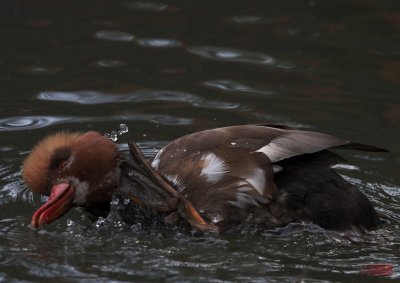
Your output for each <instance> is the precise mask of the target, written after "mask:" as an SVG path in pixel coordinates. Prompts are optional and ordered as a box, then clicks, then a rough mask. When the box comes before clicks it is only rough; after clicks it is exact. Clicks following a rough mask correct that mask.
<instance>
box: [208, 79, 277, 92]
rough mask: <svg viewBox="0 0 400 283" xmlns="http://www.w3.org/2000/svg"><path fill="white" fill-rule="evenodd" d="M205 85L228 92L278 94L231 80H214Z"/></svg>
mask: <svg viewBox="0 0 400 283" xmlns="http://www.w3.org/2000/svg"><path fill="white" fill-rule="evenodd" d="M203 84H204V85H205V86H208V87H212V88H216V89H220V90H223V91H226V92H245V93H254V94H276V92H274V91H270V90H263V89H257V88H253V87H251V86H248V85H244V84H241V83H238V82H235V81H231V80H213V81H206V82H204V83H203Z"/></svg>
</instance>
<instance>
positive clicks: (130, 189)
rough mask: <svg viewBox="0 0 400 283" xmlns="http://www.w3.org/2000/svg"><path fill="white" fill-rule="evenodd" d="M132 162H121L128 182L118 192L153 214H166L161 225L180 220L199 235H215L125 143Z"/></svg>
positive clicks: (136, 149)
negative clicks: (163, 212)
mask: <svg viewBox="0 0 400 283" xmlns="http://www.w3.org/2000/svg"><path fill="white" fill-rule="evenodd" d="M129 149H130V153H131V156H132V162H127V161H125V162H124V164H123V166H122V169H123V172H122V174H123V175H125V177H127V178H128V179H129V182H123V178H122V181H121V183H122V184H124V185H123V186H121V188H120V191H121V192H122V194H124V195H125V196H127V197H128V198H129V199H131V200H133V201H134V202H135V203H137V204H139V205H142V206H146V207H150V208H152V209H154V210H156V211H167V212H168V211H170V212H171V213H170V214H169V215H168V216H167V217H166V218H165V220H164V221H165V223H167V224H169V223H175V222H176V221H178V220H179V218H180V217H182V218H184V219H186V221H187V222H188V223H189V224H190V225H191V226H192V227H193V228H195V229H197V230H199V231H201V232H219V227H218V226H216V225H214V224H212V223H207V222H206V221H205V220H204V219H203V217H202V216H201V215H200V213H199V212H198V211H197V209H196V208H195V207H194V206H193V204H192V203H191V202H190V201H189V200H188V199H187V198H185V197H184V196H183V195H182V194H180V193H179V192H178V191H177V190H175V188H173V187H172V186H171V185H170V184H169V183H168V182H167V181H166V180H165V179H164V177H162V176H161V175H160V174H159V173H158V172H157V171H156V170H155V169H154V168H153V167H151V166H150V165H149V163H148V162H147V160H146V158H145V157H144V156H143V154H142V152H141V151H140V149H139V147H138V146H137V145H136V144H134V143H129Z"/></svg>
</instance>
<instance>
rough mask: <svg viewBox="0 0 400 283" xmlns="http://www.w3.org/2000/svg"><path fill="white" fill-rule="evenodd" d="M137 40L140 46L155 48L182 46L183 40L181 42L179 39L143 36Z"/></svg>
mask: <svg viewBox="0 0 400 283" xmlns="http://www.w3.org/2000/svg"><path fill="white" fill-rule="evenodd" d="M136 42H137V44H138V45H140V46H144V47H153V48H172V47H180V46H182V42H180V41H179V40H174V39H168V38H141V39H138V40H137V41H136Z"/></svg>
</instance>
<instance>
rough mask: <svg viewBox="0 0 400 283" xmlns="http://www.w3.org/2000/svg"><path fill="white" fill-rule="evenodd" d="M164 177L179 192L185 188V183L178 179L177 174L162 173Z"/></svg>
mask: <svg viewBox="0 0 400 283" xmlns="http://www.w3.org/2000/svg"><path fill="white" fill-rule="evenodd" d="M164 177H165V178H166V179H167V180H168V181H170V182H171V184H172V185H173V186H174V187H175V188H176V189H178V191H179V192H183V191H184V190H185V185H184V184H182V182H181V181H180V179H179V176H178V174H176V175H164Z"/></svg>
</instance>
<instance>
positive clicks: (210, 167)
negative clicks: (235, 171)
mask: <svg viewBox="0 0 400 283" xmlns="http://www.w3.org/2000/svg"><path fill="white" fill-rule="evenodd" d="M200 160H202V161H204V167H203V169H202V170H201V173H200V175H201V176H205V177H206V178H207V181H208V182H210V183H216V182H218V181H219V180H221V179H222V177H223V176H224V174H226V173H228V171H229V167H228V165H227V164H226V163H225V162H224V161H223V160H222V159H221V158H219V157H218V156H216V155H215V154H214V153H212V152H209V153H206V154H203V156H202V157H201V159H200Z"/></svg>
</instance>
